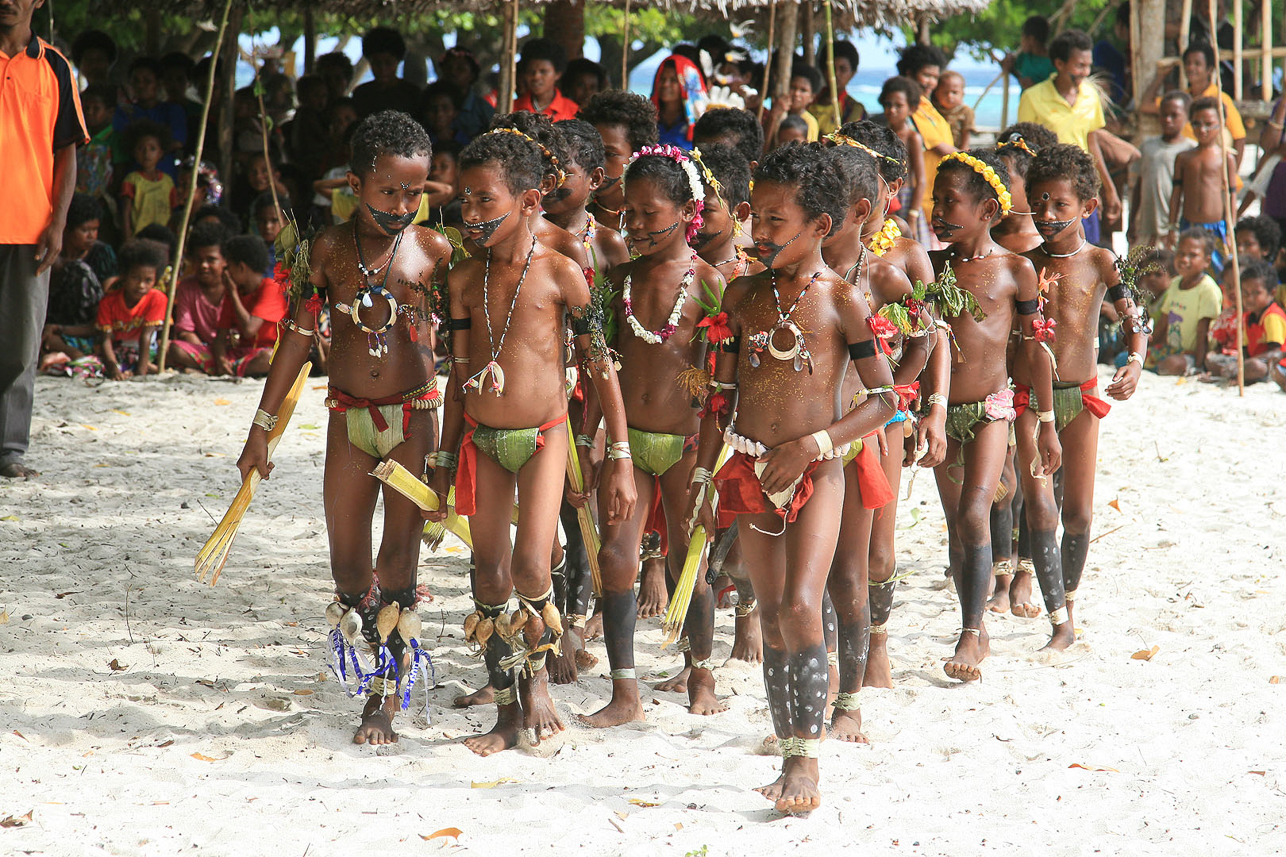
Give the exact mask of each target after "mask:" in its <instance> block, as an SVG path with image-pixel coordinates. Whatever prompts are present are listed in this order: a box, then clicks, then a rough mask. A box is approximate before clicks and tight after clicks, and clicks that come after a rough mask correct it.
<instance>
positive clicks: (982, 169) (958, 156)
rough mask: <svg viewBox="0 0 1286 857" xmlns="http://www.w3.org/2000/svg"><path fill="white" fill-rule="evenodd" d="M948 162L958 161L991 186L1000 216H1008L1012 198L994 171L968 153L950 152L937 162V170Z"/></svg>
mask: <svg viewBox="0 0 1286 857" xmlns="http://www.w3.org/2000/svg"><path fill="white" fill-rule="evenodd" d="M949 161H959V162H960V163H962V164H964V165H965V166H967V167H968V168H969V169H971V170H973V171H974V172H975V173H977V174H978V175H980V176H982V177H983V179H985V180H986V182H987V184H989V185H991V189H992V190H994V191H995V192H996V199H998V200H999V201H1000V216H1001V217H1007V216H1009V211H1010V209H1012V208H1013V207H1014V198H1013V197H1011V196H1010V195H1009V191H1008V190H1007V189H1006V188H1005V183H1004V182H1003V181H1001V180H1000V176H998V175H996V171H995V170H994V169H992V168H991V167H989V166H987V165H986V164H985V163H983V162H982V161H980V160H978V159H977V158H975V157H974V156H973V155H971V154H969V153H968V152H952V153H951V154H950V155H947V156H946V157H945V158H943V159H942V160H941V161H940V162H938V169H939V170H941V169H942V165H943V164H945V163H947V162H949Z"/></svg>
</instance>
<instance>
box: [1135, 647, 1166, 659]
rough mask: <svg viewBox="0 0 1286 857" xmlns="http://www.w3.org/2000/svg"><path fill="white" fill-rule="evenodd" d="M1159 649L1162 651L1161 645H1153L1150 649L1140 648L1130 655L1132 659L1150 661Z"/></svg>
mask: <svg viewBox="0 0 1286 857" xmlns="http://www.w3.org/2000/svg"><path fill="white" fill-rule="evenodd" d="M1159 651H1161V647H1160V646H1153V647H1152V648H1150V649H1139V650H1138V651H1137V652H1135V653H1134V654H1132V655H1130V659H1131V660H1135V661H1150V660H1152V658H1153V657H1155V656H1156V653H1157V652H1159Z"/></svg>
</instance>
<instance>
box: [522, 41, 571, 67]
mask: <svg viewBox="0 0 1286 857" xmlns="http://www.w3.org/2000/svg"><path fill="white" fill-rule="evenodd" d="M537 60H547V61H548V62H549V64H550V65H552V66H553V67H554V71H555V72H556V73H558V74H562V73H563V70H564V69H565V68H567V51H566V50H565V49H564V48H563V46H562V45H560V44H559V43H558V42H556V41H554V40H553V39H545V38H540V39H532V40H531V41H529V42H527V44H525V45H523V46H522V53H521V54H520V55H519V59H518V73H519V74H522V72H523V70H524V69H526V67H527V64H528V63H533V62H536V61H537Z"/></svg>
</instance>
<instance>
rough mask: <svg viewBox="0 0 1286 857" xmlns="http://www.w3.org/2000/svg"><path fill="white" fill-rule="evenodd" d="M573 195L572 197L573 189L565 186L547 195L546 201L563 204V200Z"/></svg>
mask: <svg viewBox="0 0 1286 857" xmlns="http://www.w3.org/2000/svg"><path fill="white" fill-rule="evenodd" d="M571 195H572V189H571V188H569V187H568V186H567V185H563V186H562V187H557V188H554V189H553V190H551V191H550V192H549V193H547V194H545V199H546V200H547V201H548V202H562V201H563V200H565V199H567V197H569V196H571Z"/></svg>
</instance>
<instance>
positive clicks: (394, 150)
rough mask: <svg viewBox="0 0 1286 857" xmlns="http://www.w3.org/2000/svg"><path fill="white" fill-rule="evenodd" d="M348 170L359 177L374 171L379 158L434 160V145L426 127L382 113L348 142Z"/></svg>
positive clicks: (389, 112)
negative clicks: (394, 157)
mask: <svg viewBox="0 0 1286 857" xmlns="http://www.w3.org/2000/svg"><path fill="white" fill-rule="evenodd" d="M348 145H349V150H350V151H351V153H352V157H351V158H350V159H349V162H348V168H349V169H350V170H352V171H353V172H354V173H356V174H357V175H359V176H364V175H366V174H367V173H369V172H371V171H372V170H374V169H375V159H376V158H378V157H379V156H380V155H394V156H396V157H400V158H418V157H421V156H423V157H426V158H431V157H432V156H433V143H432V142H430V140H429V134H428V132H427V131H425V130H424V126H423V125H421V124H420V123H419V122H416V121H415V120H414V119H412V118H411V117H410V116H409V115H407V114H405V113H403V112H402V111H400V110H381V111H380V112H379V113H372V114H371V115H370V116H367V117H366V118H365V119H363V120H362V121H361V122H359V123H357V126H356V129H355V130H354V131H353V137H352V140H351V141H350V142H349V144H348Z"/></svg>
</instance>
